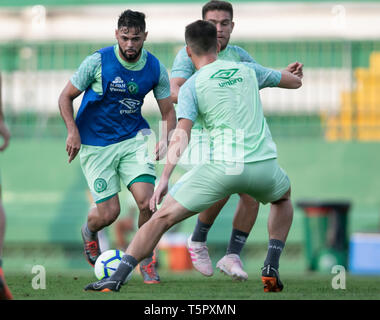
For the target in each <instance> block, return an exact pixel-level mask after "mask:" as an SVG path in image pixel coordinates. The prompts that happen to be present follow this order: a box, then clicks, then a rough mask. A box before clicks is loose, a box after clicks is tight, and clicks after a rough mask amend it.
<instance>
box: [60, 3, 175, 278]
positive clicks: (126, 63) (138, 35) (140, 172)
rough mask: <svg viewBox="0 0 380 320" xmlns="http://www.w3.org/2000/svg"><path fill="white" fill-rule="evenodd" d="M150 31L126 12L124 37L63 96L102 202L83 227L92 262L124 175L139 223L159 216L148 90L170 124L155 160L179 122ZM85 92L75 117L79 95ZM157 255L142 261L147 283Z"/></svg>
mask: <svg viewBox="0 0 380 320" xmlns="http://www.w3.org/2000/svg"><path fill="white" fill-rule="evenodd" d="M147 34H148V33H147V32H146V31H145V15H144V14H143V13H141V12H136V11H132V10H126V11H124V12H123V13H122V14H121V15H120V17H119V20H118V24H117V29H116V31H115V37H116V39H117V44H115V45H114V46H111V47H107V48H102V49H100V50H98V51H97V52H95V53H94V54H92V55H90V56H88V57H87V58H86V59H85V60H84V61H83V62H82V64H81V65H80V67H79V69H78V71H77V72H76V73H75V74H74V75H73V76H72V78H71V79H70V81H69V82H68V83H67V85H66V87H65V88H64V89H63V91H62V93H61V95H60V97H59V108H60V112H61V115H62V118H63V120H64V121H65V124H66V127H67V131H68V135H67V140H66V150H67V153H68V156H69V162H71V161H72V160H73V159H74V158H75V157H76V155H77V154H78V152H79V150H80V162H81V166H82V170H83V173H84V175H85V177H86V179H87V182H88V186H89V188H90V190H91V193H92V196H93V198H94V201H95V203H96V207H94V208H92V209H91V210H90V212H89V214H88V218H87V222H86V223H85V224H84V225H83V227H82V229H81V233H82V238H83V241H84V247H85V254H86V257H87V260H88V262H89V263H90V264H91V265H92V266H93V265H94V263H95V261H96V259H97V257H98V256H99V255H100V249H99V242H98V237H97V232H98V231H99V230H101V229H102V228H104V227H105V226H108V225H110V224H111V223H113V222H114V221H115V220H116V218H117V217H118V215H119V213H120V203H119V197H118V193H119V192H120V190H121V188H120V180H122V182H123V183H124V184H125V185H126V186H127V188H128V189H129V191H130V192H131V193H132V195H133V197H134V199H135V201H136V204H137V206H138V208H139V211H140V215H139V220H138V225H139V227H141V226H142V225H143V224H144V223H145V222H146V221H147V220H149V218H150V217H151V215H152V212H151V210H150V209H149V199H150V198H151V196H152V194H153V191H154V184H155V178H156V174H155V165H154V163H153V162H152V161H151V160H150V157H149V155H148V153H147V145H146V142H145V139H144V135H147V134H149V125H148V123H147V121H146V120H145V119H144V118H143V117H142V115H141V108H142V105H143V102H144V97H145V96H146V95H147V94H148V93H149V92H150V91H151V90H153V93H154V95H155V98H156V100H157V103H158V106H159V109H160V112H161V115H162V120H163V123H164V125H165V126H166V129H164V130H166V131H163V132H164V134H163V137H162V138H161V141H159V143H158V144H157V146H156V150H155V151H156V154H155V157H156V160H158V159H160V158H161V157H163V156H164V153H165V150H166V145H167V141H168V140H167V137H168V133H169V132H170V130H172V129H173V128H174V127H175V123H176V119H175V111H174V108H173V104H172V102H171V98H170V84H169V79H168V74H167V71H166V69H165V67H164V66H163V65H162V64H161V63H160V61H159V60H158V59H157V58H156V57H154V56H153V55H152V54H151V53H149V52H148V51H146V50H145V49H143V45H144V41H145V40H146V38H147ZM83 91H85V94H84V96H83V100H82V103H81V106H80V108H79V110H78V113H77V116H76V119H75V121H74V117H73V100H74V99H75V98H77V97H78V96H79V95H80V94H81V93H82V92H83ZM164 125H163V128H165V127H164ZM155 262H156V260H155V256H154V254H153V250H152V251H151V252H150V254H149V255H148V256H147V257H146V259H145V260H144V261H142V262H141V264H140V270H141V273H142V275H143V278H144V282H145V283H159V282H160V278H159V276H158V274H157V271H156V270H155Z"/></svg>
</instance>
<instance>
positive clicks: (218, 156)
mask: <svg viewBox="0 0 380 320" xmlns="http://www.w3.org/2000/svg"><path fill="white" fill-rule="evenodd" d="M216 34H217V31H216V28H215V26H214V25H213V24H212V23H210V22H207V21H203V20H198V21H196V22H194V23H192V24H190V25H188V26H187V27H186V31H185V40H186V44H187V49H186V50H187V53H188V55H189V57H190V58H191V60H192V61H193V63H194V65H195V67H196V68H197V70H198V71H197V72H196V73H195V74H194V75H193V76H192V77H191V78H190V79H189V80H188V81H186V83H185V84H184V85H183V86H182V87H181V90H180V93H179V97H178V106H177V117H178V119H179V120H178V123H177V127H176V130H175V131H174V133H173V135H172V138H171V141H170V144H169V148H168V153H167V162H166V164H165V167H164V170H163V173H162V175H161V178H160V182H159V185H158V187H157V188H156V191H155V192H154V195H153V197H152V199H151V201H150V208H151V209H152V210H156V205H157V204H160V203H161V201H162V199H163V197H164V196H165V195H166V194H167V192H168V184H169V179H170V176H171V174H172V172H173V170H174V168H175V166H176V164H177V163H178V160H179V158H180V157H181V154H182V152H183V150H184V149H185V148H186V146H187V145H188V141H189V139H190V137H191V128H192V126H193V124H194V122H195V120H196V119H197V118H198V117H199V118H200V119H201V121H202V124H203V126H204V127H205V128H206V129H207V130H208V131H209V135H210V139H211V141H212V143H213V146H214V148H213V149H212V161H211V162H210V163H204V164H200V165H199V166H197V167H195V168H194V169H192V170H191V171H189V172H188V173H187V174H185V175H184V176H182V177H181V178H180V180H179V181H178V182H177V183H176V184H175V185H174V186H173V188H172V189H171V190H170V193H169V194H168V195H167V196H166V197H165V200H164V202H163V204H162V206H161V208H160V209H159V210H158V211H156V212H155V214H154V215H153V216H152V218H151V219H150V220H149V221H148V222H146V223H145V224H144V225H143V226H142V227H141V228H140V229H139V230H138V231H137V233H136V234H135V236H134V238H133V240H132V242H131V243H130V245H129V246H128V248H127V250H126V252H125V254H124V256H123V258H122V262H121V263H120V265H119V267H118V268H117V270H116V272H115V273H114V274H113V275H112V276H111V277H110V278H107V279H103V280H100V281H97V282H94V283H91V284H89V285H87V286H86V287H85V290H92V291H102V292H107V291H119V290H120V288H121V286H122V284H123V283H124V281H125V279H127V276H128V275H129V274H130V273H131V272H132V270H133V268H135V267H136V265H137V264H138V262H139V261H141V260H142V259H144V257H145V256H147V255H148V254H149V252H150V251H151V250H152V248H154V247H155V246H156V245H157V243H158V241H159V240H160V238H161V236H162V235H163V234H164V232H165V231H167V230H168V229H169V228H171V227H172V226H173V225H175V224H176V223H178V222H180V221H182V220H184V219H186V218H188V217H190V216H192V215H194V214H196V213H198V212H202V211H203V210H205V209H207V208H209V207H210V206H211V205H212V204H214V203H215V202H217V201H219V200H221V199H223V198H225V197H227V196H229V195H231V194H235V193H245V194H249V195H250V196H252V197H253V198H255V199H257V200H258V201H260V202H262V203H264V204H266V203H271V210H270V214H269V223H268V229H269V238H270V240H269V244H270V245H269V249H268V256H267V258H266V260H265V261H264V267H263V268H262V281H263V283H264V291H265V292H269V291H272V292H278V291H281V290H282V289H283V284H282V282H281V281H280V277H279V273H278V269H279V259H280V254H281V251H282V248H283V247H284V245H285V241H286V238H287V236H288V232H289V230H290V226H291V223H292V218H293V207H292V203H291V200H290V181H289V178H288V176H287V174H286V173H285V172H284V170H282V169H281V168H280V166H279V165H278V162H277V151H276V145H275V143H274V141H273V139H272V136H271V133H270V130H269V127H268V125H267V123H266V120H265V117H264V113H263V108H262V105H261V101H260V96H259V87H258V80H257V77H256V68H257V66H256V65H255V64H252V63H251V64H250V63H238V62H234V61H228V62H227V61H222V60H217V51H218V48H219V44H218V41H217V38H216ZM282 80H283V81H285V80H284V79H282ZM298 80H299V79H298V77H297V76H295V75H288V77H287V80H286V81H288V82H289V84H291V83H292V82H294V83H296V82H297V81H298Z"/></svg>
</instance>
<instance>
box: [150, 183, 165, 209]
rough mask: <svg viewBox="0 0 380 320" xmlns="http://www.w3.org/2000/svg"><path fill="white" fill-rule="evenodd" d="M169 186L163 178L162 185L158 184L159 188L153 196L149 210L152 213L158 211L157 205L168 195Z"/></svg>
mask: <svg viewBox="0 0 380 320" xmlns="http://www.w3.org/2000/svg"><path fill="white" fill-rule="evenodd" d="M168 185H169V181H168V180H167V179H165V178H162V177H161V179H160V183H159V184H158V187H157V188H156V190H155V191H154V193H153V196H152V198H151V199H150V202H149V208H150V210H151V211H152V212H156V211H157V205H158V204H161V202H162V199H163V198H164V196H165V195H166V194H167V193H168Z"/></svg>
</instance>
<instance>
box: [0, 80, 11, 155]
mask: <svg viewBox="0 0 380 320" xmlns="http://www.w3.org/2000/svg"><path fill="white" fill-rule="evenodd" d="M0 136H1V137H2V138H3V144H2V145H1V146H0V151H4V150H5V149H6V148H7V147H8V145H9V140H10V138H11V134H10V132H9V130H8V127H7V126H6V124H5V122H4V115H3V107H2V96H1V74H0Z"/></svg>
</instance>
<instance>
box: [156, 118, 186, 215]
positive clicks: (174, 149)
mask: <svg viewBox="0 0 380 320" xmlns="http://www.w3.org/2000/svg"><path fill="white" fill-rule="evenodd" d="M192 127H193V122H192V121H191V120H189V119H185V118H182V119H180V120H179V121H178V124H177V127H176V129H175V130H174V132H173V135H172V137H171V139H170V144H169V148H168V154H167V160H166V164H165V167H164V170H163V171H162V175H161V177H160V183H159V184H158V187H157V189H156V191H155V192H154V194H153V196H152V198H151V200H150V209H151V210H152V211H153V212H155V211H156V205H157V204H160V203H161V201H162V199H163V197H164V196H165V195H166V193H167V192H168V185H169V179H170V176H171V174H172V172H173V170H174V168H175V166H176V165H177V163H178V161H179V159H180V158H181V155H182V153H183V151H184V150H185V149H186V147H187V145H188V144H189V141H190V136H191V128H192Z"/></svg>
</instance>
